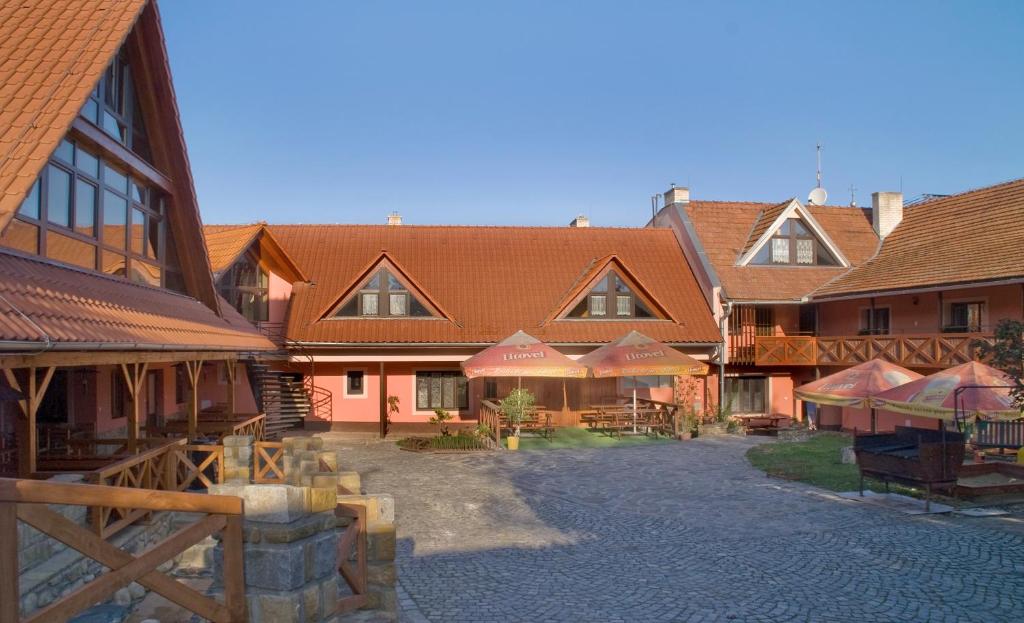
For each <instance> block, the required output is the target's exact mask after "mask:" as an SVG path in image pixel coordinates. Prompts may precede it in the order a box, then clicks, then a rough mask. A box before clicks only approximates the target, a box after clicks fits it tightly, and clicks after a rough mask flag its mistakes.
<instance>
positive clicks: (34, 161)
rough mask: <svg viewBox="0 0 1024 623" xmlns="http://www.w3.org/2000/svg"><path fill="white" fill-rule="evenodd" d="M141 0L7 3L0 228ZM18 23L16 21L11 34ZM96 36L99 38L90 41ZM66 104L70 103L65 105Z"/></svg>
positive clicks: (0, 45) (1, 79) (0, 11)
mask: <svg viewBox="0 0 1024 623" xmlns="http://www.w3.org/2000/svg"><path fill="white" fill-rule="evenodd" d="M145 4H146V0H124V1H122V2H106V1H100V0H84V1H83V2H80V3H78V5H77V6H76V7H75V8H74V12H75V15H74V16H73V17H72V18H68V17H67V16H66V15H65V14H66V13H67V12H68V10H69V8H68V6H67V2H64V1H58V0H49V1H46V0H42V1H37V2H6V3H3V4H2V6H0V24H4V25H9V26H11V28H5V29H4V35H3V36H0V59H3V60H4V62H3V64H2V65H3V67H2V69H0V110H2V111H3V122H2V123H0V230H3V229H4V228H5V227H7V224H8V223H9V222H10V221H11V219H12V218H13V217H14V214H15V213H16V212H17V211H18V207H19V206H20V205H21V201H22V199H23V198H24V197H25V196H26V195H27V194H28V192H29V189H30V188H31V187H32V184H34V183H35V181H36V178H37V177H38V176H39V172H40V171H42V169H43V167H45V166H46V162H47V159H49V157H50V155H51V154H52V153H53V152H54V150H55V149H56V148H57V145H58V144H60V141H61V139H63V138H64V136H65V135H66V134H67V133H68V130H69V129H70V128H71V124H72V122H73V121H74V120H75V118H77V117H78V111H79V109H80V108H81V105H82V104H84V103H85V100H86V98H87V97H88V96H89V93H90V92H91V91H92V90H93V88H94V87H95V86H96V83H97V82H98V81H99V79H100V77H101V76H102V75H103V72H104V71H106V69H107V66H108V65H110V62H111V61H112V60H113V58H114V55H115V54H117V51H118V50H119V49H120V48H121V44H122V43H124V40H125V39H126V38H127V37H128V33H129V32H130V31H131V29H132V25H133V24H134V23H135V20H136V19H137V18H138V15H139V12H140V11H142V8H143V7H144V6H145ZM17 24H23V27H22V29H21V31H22V33H31V35H32V36H24V35H22V36H17V35H16V34H15V33H14V31H15V27H16V25H17ZM97 33H102V36H97ZM69 103H71V105H69Z"/></svg>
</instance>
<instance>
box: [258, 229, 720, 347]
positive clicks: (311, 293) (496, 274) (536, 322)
mask: <svg viewBox="0 0 1024 623" xmlns="http://www.w3.org/2000/svg"><path fill="white" fill-rule="evenodd" d="M268 229H269V230H270V231H271V232H272V233H273V235H274V236H275V237H276V238H277V240H278V241H279V242H280V243H281V245H282V246H283V247H284V248H285V249H286V250H287V251H288V253H289V254H290V255H291V256H292V257H293V258H295V261H296V262H297V263H298V265H299V267H300V268H301V269H302V270H303V272H305V274H306V275H308V276H309V278H310V280H311V281H312V283H311V284H299V285H298V286H296V287H295V290H294V299H293V302H292V305H291V309H290V315H289V323H288V331H287V332H288V337H289V338H290V339H293V340H299V341H304V342H325V343H346V344H363V343H399V344H404V343H439V344H440V343H448V344H479V343H494V342H497V341H499V340H501V339H504V338H506V337H508V336H509V335H511V334H513V333H515V332H516V331H517V330H519V329H523V330H525V331H528V332H529V333H530V334H531V335H534V336H536V337H537V338H538V339H540V340H542V341H545V342H552V343H599V342H609V341H611V340H613V339H615V338H618V337H621V336H622V335H624V334H625V333H627V332H628V331H629V330H631V329H638V330H640V331H642V332H643V333H644V334H646V335H649V336H651V337H653V338H655V339H657V340H661V341H666V342H671V343H710V342H717V341H719V339H720V336H719V334H718V328H717V326H716V325H715V322H714V320H713V318H712V315H711V311H710V309H709V308H708V305H707V302H706V301H705V299H704V296H703V295H702V294H701V292H700V289H699V286H698V284H697V282H696V280H695V278H694V277H693V273H692V272H691V270H690V269H689V267H688V265H687V263H686V259H685V257H684V256H683V253H682V250H681V249H680V247H679V244H678V243H677V242H676V240H675V238H674V236H673V234H672V232H671V231H670V230H667V229H612V228H569V227H559V228H554V227H548V228H546V227H451V226H445V227H426V226H413V225H399V226H387V225H381V226H374V225H269V226H268ZM383 251H386V252H387V253H388V255H389V256H390V257H393V258H394V259H395V261H396V262H399V263H400V264H401V265H402V266H403V267H404V268H405V269H406V270H407V271H408V272H409V273H410V276H411V277H412V278H414V279H415V280H416V281H417V283H418V284H419V285H420V286H421V287H422V289H423V290H424V291H426V292H427V293H429V295H430V296H431V298H432V299H433V300H435V301H437V302H438V304H439V305H442V306H443V307H444V309H445V310H446V311H447V312H448V313H450V314H451V315H452V317H453V318H454V322H453V321H449V320H446V319H406V320H396V319H363V318H356V319H335V318H330V319H321V318H320V314H322V313H323V310H324V309H325V308H327V307H328V306H329V305H330V303H332V302H333V301H335V300H337V298H338V297H339V296H340V295H341V294H342V293H343V292H344V290H345V289H346V287H348V285H349V284H350V283H351V282H352V280H353V279H354V277H355V275H356V274H357V273H359V272H360V271H362V270H364V269H365V268H366V266H367V265H368V264H369V263H370V262H372V261H374V260H375V259H376V258H378V257H379V256H380V254H381V252H383ZM613 254H614V255H616V256H617V257H618V258H621V260H622V261H623V262H624V263H626V264H627V265H628V266H629V267H630V269H631V270H632V271H633V276H634V277H635V278H636V279H637V280H638V281H640V282H641V283H642V285H643V287H644V288H645V289H646V290H647V291H648V292H649V293H650V295H651V296H653V297H656V298H657V299H658V302H659V303H660V304H661V305H664V306H665V308H666V309H668V310H670V311H671V313H672V316H673V317H674V318H676V319H677V320H678V321H679V322H678V323H677V322H672V321H657V320H653V321H652V320H634V321H619V320H611V321H607V320H606V321H601V320H589V321H584V320H553V321H550V322H546V323H545V320H546V319H547V318H548V316H549V315H550V314H551V312H552V310H554V309H556V308H557V307H558V306H559V304H560V303H562V302H563V300H564V298H565V296H566V295H567V293H568V292H569V291H570V289H571V288H573V286H574V285H576V284H577V283H578V281H579V280H580V279H581V276H582V275H583V274H584V273H585V272H586V271H587V270H588V269H590V268H591V267H592V265H593V263H594V262H595V260H597V259H599V258H604V257H607V256H609V255H613Z"/></svg>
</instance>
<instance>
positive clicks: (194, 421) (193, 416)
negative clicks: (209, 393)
mask: <svg viewBox="0 0 1024 623" xmlns="http://www.w3.org/2000/svg"><path fill="white" fill-rule="evenodd" d="M185 371H186V372H188V383H189V386H190V387H191V388H192V393H191V394H190V395H189V408H188V439H189V441H195V439H196V438H197V437H198V436H199V375H200V374H201V373H202V371H203V360H202V359H197V360H195V361H186V362H185Z"/></svg>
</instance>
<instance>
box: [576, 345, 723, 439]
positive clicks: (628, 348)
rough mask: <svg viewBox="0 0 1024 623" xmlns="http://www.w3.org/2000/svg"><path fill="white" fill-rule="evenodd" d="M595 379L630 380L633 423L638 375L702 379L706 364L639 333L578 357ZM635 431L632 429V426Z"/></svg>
mask: <svg viewBox="0 0 1024 623" xmlns="http://www.w3.org/2000/svg"><path fill="white" fill-rule="evenodd" d="M579 363H581V364H584V365H586V366H587V367H588V368H590V371H591V372H592V373H593V375H594V377H595V378H605V377H622V376H631V377H634V383H633V419H634V421H635V420H636V382H635V378H636V377H638V376H703V375H705V374H707V373H708V365H707V364H706V363H703V362H701V361H698V360H696V359H694V358H693V357H691V356H689V355H687V354H684V353H681V352H679V351H678V350H676V349H674V348H672V347H670V346H667V345H665V344H662V343H661V342H659V341H657V340H654V339H651V338H649V337H647V336H646V335H644V334H642V333H640V332H639V331H630V332H629V333H627V334H626V335H624V336H623V337H621V338H619V339H617V340H615V341H614V342H611V343H609V344H605V345H604V346H602V347H600V348H598V349H596V350H594V351H592V352H589V353H587V354H586V355H583V356H582V357H580V358H579ZM634 432H635V427H634Z"/></svg>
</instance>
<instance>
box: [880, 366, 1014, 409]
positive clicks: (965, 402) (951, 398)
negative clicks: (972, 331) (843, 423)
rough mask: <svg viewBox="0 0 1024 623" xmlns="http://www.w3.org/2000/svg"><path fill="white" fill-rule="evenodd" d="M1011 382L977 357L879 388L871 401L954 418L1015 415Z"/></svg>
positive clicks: (889, 406)
mask: <svg viewBox="0 0 1024 623" xmlns="http://www.w3.org/2000/svg"><path fill="white" fill-rule="evenodd" d="M1011 386H1012V382H1011V381H1010V379H1009V378H1007V376H1006V375H1005V374H1003V373H1002V372H1001V371H999V370H997V369H995V368H993V367H992V366H987V365H985V364H983V363H980V362H977V361H971V362H968V363H965V364H961V365H959V366H956V367H954V368H950V369H948V370H943V371H941V372H936V373H935V374H932V375H930V376H926V377H922V378H920V379H917V380H916V381H911V382H909V383H907V384H906V385H900V386H899V387H895V388H893V389H890V390H889V391H886V392H882V393H881V394H879V395H877V396H875V397H874V398H872V404H873V405H874V406H875V407H876V408H879V409H887V410H889V411H895V412H897V413H906V414H908V415H920V416H924V417H933V418H938V419H941V420H954V419H955V418H956V416H957V413H959V414H961V415H962V416H964V417H969V416H972V415H975V416H977V415H980V416H985V417H992V418H1005V419H1016V418H1019V417H1021V411H1020V409H1018V408H1017V407H1015V406H1014V405H1013V401H1012V400H1011V399H1010V388H1011Z"/></svg>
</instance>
